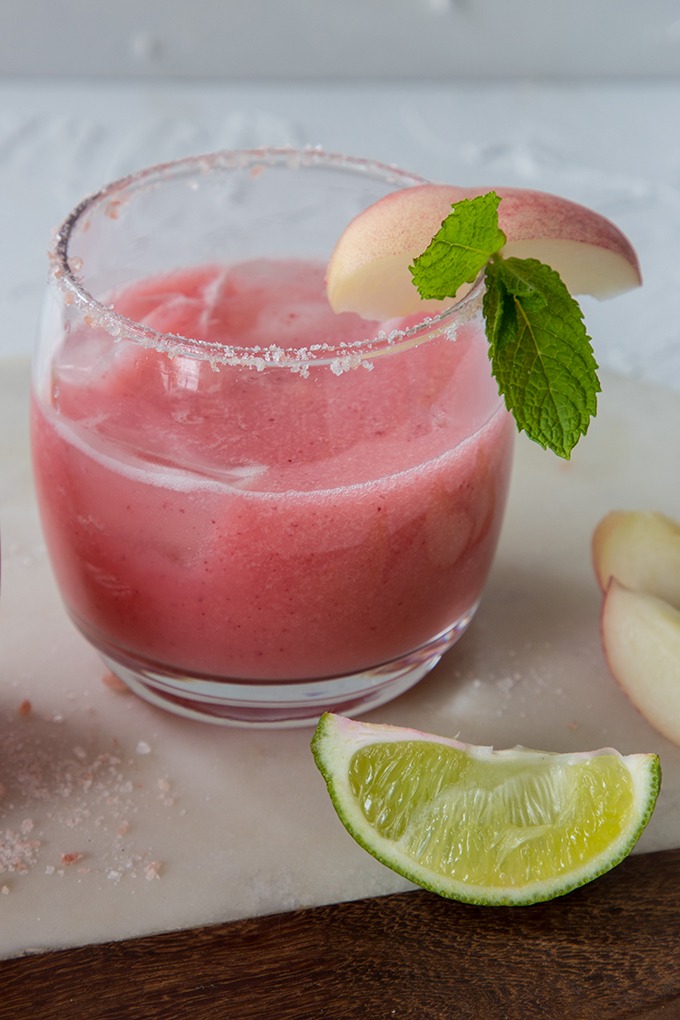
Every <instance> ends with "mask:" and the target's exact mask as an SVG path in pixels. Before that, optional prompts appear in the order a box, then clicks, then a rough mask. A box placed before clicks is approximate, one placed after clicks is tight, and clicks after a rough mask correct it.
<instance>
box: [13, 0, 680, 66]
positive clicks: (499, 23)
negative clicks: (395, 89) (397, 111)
mask: <svg viewBox="0 0 680 1020" xmlns="http://www.w3.org/2000/svg"><path fill="white" fill-rule="evenodd" d="M0 11H1V16H0V69H1V70H2V72H3V73H5V74H40V75H68V74H76V75H79V74H87V75H94V76H97V77H100V76H102V75H115V76H121V75H122V76H130V75H132V76H138V75H143V76H157V75H161V76H168V75H170V76H180V77H187V76H189V77H191V76H194V77H196V76H198V77H205V76H217V77H220V78H232V79H233V78H249V79H252V78H282V79H290V78H305V79H307V78H310V77H311V78H315V77H333V78H341V79H356V78H371V79H375V78H378V79H380V78H385V77H390V78H399V79H402V80H403V79H404V78H414V77H416V78H421V77H423V76H426V77H430V78H436V79H440V80H441V79H450V78H461V77H475V78H478V77H489V76H491V77H503V76H510V77H513V78H517V77H526V76H531V77H533V76H548V77H555V76H558V77H559V76H565V75H566V76H573V75H586V76H598V77H599V76H612V75H614V76H621V75H625V76H629V75H635V76H638V75H654V76H655V77H658V76H664V75H676V74H678V71H679V70H680V5H679V4H678V0H116V2H114V3H112V2H109V0H0Z"/></svg>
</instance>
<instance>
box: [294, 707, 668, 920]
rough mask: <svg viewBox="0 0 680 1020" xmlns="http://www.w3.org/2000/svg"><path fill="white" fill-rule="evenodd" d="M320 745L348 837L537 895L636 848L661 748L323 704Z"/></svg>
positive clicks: (438, 875)
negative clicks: (544, 738)
mask: <svg viewBox="0 0 680 1020" xmlns="http://www.w3.org/2000/svg"><path fill="white" fill-rule="evenodd" d="M312 752H313V755H314V758H315V761H316V764H317V766H318V768H319V770H320V772H321V774H322V775H323V777H324V779H325V781H326V785H327V787H328V791H329V794H330V797H331V800H332V803H333V806H334V808H335V810H336V812H337V814H338V816H339V818H340V820H341V821H342V823H343V825H344V826H345V828H346V829H347V831H348V832H349V833H350V835H351V836H352V837H353V838H354V839H355V840H356V841H357V843H359V844H360V846H362V847H363V848H364V849H365V850H367V851H368V852H369V853H370V854H372V856H374V857H375V858H376V859H377V860H379V861H381V862H382V863H383V864H385V865H386V866H387V867H389V868H391V869H392V870H393V871H395V872H397V873H398V874H400V875H402V876H404V877H405V878H407V879H408V880H409V881H411V882H413V883H415V884H416V885H419V886H422V887H423V888H425V889H429V890H431V891H432V892H435V893H437V894H439V895H440V896H445V897H448V898H451V899H455V900H460V901H463V902H466V903H473V904H478V905H494V906H501V905H528V904H531V903H538V902H541V901H545V900H550V899H553V898H555V897H557V896H561V895H563V894H565V893H567V892H570V891H571V890H573V889H575V888H577V887H578V886H581V885H584V884H585V883H587V882H590V881H592V880H593V879H594V878H597V877H598V876H599V875H602V874H604V873H605V872H606V871H609V870H610V869H611V868H613V867H614V866H615V865H617V864H619V863H620V862H621V861H622V860H623V859H624V858H625V857H627V856H628V854H629V853H630V852H631V850H632V849H633V847H634V846H635V843H636V842H637V840H638V839H639V837H640V835H641V833H642V831H643V829H644V828H645V826H646V824H647V822H648V821H649V819H650V817H651V815H652V812H653V810H654V806H655V804H656V800H657V796H658V793H659V787H660V782H661V768H660V762H659V758H658V756H657V755H656V754H631V755H626V756H624V755H622V754H620V753H619V752H618V751H616V750H614V749H612V748H601V749H599V750H597V751H593V752H573V753H568V754H557V753H554V752H546V751H536V750H531V749H529V748H524V747H515V748H509V749H507V750H495V749H494V748H492V747H483V746H475V745H471V744H465V743H462V742H460V741H457V740H454V739H450V738H447V737H439V736H434V735H432V734H426V733H422V732H420V731H418V730H413V729H407V728H403V727H396V726H385V725H376V724H371V723H364V722H361V721H355V720H352V719H347V718H345V717H343V716H338V715H334V714H331V713H326V714H325V715H323V716H322V717H321V719H320V721H319V724H318V726H317V729H316V732H315V734H314V738H313V740H312Z"/></svg>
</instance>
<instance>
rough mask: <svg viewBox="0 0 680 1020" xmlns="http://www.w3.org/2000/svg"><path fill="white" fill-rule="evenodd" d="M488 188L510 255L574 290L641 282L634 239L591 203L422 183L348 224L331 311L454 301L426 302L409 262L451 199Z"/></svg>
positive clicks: (336, 259) (611, 291)
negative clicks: (552, 273)
mask: <svg viewBox="0 0 680 1020" xmlns="http://www.w3.org/2000/svg"><path fill="white" fill-rule="evenodd" d="M490 190H494V191H496V193H497V194H498V195H500V197H501V203H500V206H499V210H498V217H499V226H500V228H501V230H502V231H503V232H504V233H505V235H506V238H507V243H506V245H505V247H504V248H503V255H504V256H505V257H506V258H509V257H512V256H516V257H519V258H536V259H538V260H539V261H541V262H545V263H547V264H548V265H550V266H552V268H553V269H555V270H557V272H558V273H559V274H560V276H561V277H562V280H563V281H564V283H565V285H566V286H567V288H568V289H569V291H570V292H571V293H572V294H591V295H593V296H595V297H598V298H606V297H612V296H613V295H615V294H619V293H622V292H624V291H627V290H630V289H631V288H633V287H637V286H639V285H640V283H641V282H642V278H641V274H640V267H639V264H638V259H637V256H636V254H635V250H634V249H633V247H632V245H631V243H630V241H628V239H627V238H626V237H625V235H624V234H623V233H622V232H621V231H620V230H619V228H618V227H617V226H615V225H614V224H613V223H612V222H610V220H608V219H606V218H605V217H604V216H601V215H600V214H599V213H597V212H594V211H593V210H592V209H588V208H586V207H585V206H582V205H578V204H577V203H575V202H571V201H569V200H567V199H565V198H560V197H558V196H557V195H550V194H547V193H545V192H541V191H531V190H526V189H522V188H493V189H491V188H459V187H455V186H453V185H445V184H423V185H416V186H415V187H412V188H406V189H404V190H400V191H395V192H392V193H391V194H389V195H387V196H385V197H384V198H382V199H380V200H379V201H378V202H376V203H374V204H373V205H371V206H369V207H368V208H367V209H365V210H364V211H363V212H361V213H360V214H359V215H358V216H356V217H355V218H354V219H353V220H352V221H351V222H350V223H349V224H348V226H347V228H346V229H345V231H344V233H343V234H342V236H341V237H340V239H339V240H338V242H337V245H336V247H335V249H334V251H333V253H332V255H331V258H330V260H329V263H328V269H327V274H326V289H327V293H328V299H329V301H330V304H331V306H332V307H333V309H334V310H335V311H336V312H343V311H352V312H356V313H358V314H359V315H362V316H363V317H364V318H367V319H389V318H392V317H394V316H400V315H411V314H413V313H416V312H419V311H420V312H423V313H425V314H435V313H437V312H439V311H442V310H443V309H444V308H445V307H446V306H447V305H450V304H451V301H450V300H448V299H447V300H445V301H427V302H424V301H422V300H421V298H420V295H419V294H418V291H417V290H416V288H415V287H414V285H413V283H412V280H411V274H410V273H409V270H408V267H409V265H411V264H412V262H413V260H414V258H416V257H417V256H418V255H420V254H422V252H423V251H424V250H425V249H426V248H427V246H428V245H429V243H430V241H431V240H432V238H433V237H434V235H435V234H436V233H437V231H438V229H439V227H440V225H441V223H442V221H443V220H444V219H445V218H446V217H447V216H448V214H449V213H450V212H451V206H452V204H453V203H454V202H458V201H460V200H461V199H464V198H473V197H474V196H476V195H481V194H485V193H486V192H487V191H490ZM466 289H467V285H466V287H465V288H461V290H463V291H464V290H466ZM458 296H460V292H459V295H458Z"/></svg>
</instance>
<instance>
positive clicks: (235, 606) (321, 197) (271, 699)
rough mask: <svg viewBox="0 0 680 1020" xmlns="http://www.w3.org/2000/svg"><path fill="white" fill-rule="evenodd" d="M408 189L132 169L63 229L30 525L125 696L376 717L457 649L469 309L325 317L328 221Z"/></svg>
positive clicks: (204, 710)
mask: <svg viewBox="0 0 680 1020" xmlns="http://www.w3.org/2000/svg"><path fill="white" fill-rule="evenodd" d="M421 183H423V182H422V180H421V179H420V178H418V177H415V176H413V175H410V174H406V173H403V172H401V171H398V170H396V169H394V168H391V167H386V166H382V165H379V164H376V163H371V162H366V161H362V160H357V159H350V158H346V157H342V156H337V155H330V154H327V153H323V152H321V151H318V150H316V149H310V150H303V151H295V150H290V149H277V150H257V151H243V152H222V153H216V154H213V155H209V156H204V157H196V158H191V159H185V160H181V161H178V162H175V163H172V164H169V165H164V166H159V167H153V168H150V169H148V170H144V171H142V172H140V173H138V174H135V175H133V176H131V177H128V178H127V179H125V180H122V181H118V182H116V183H113V184H111V185H110V186H108V187H106V188H105V189H104V190H103V191H101V192H100V193H99V194H97V195H94V196H93V197H91V198H88V199H86V200H85V201H84V202H83V203H82V204H81V205H80V206H79V207H78V208H77V209H76V210H75V211H74V212H73V213H72V214H71V215H70V216H69V217H68V219H67V220H66V221H65V223H64V224H63V226H62V227H61V229H60V230H59V232H58V234H57V235H56V238H55V241H54V244H53V248H52V251H51V273H50V279H49V287H48V295H47V300H46V304H45V309H44V315H43V321H42V329H41V336H40V341H39V345H38V348H37V351H36V355H35V358H34V368H33V393H32V414H31V420H32V426H31V432H32V450H33V460H34V471H35V478H36V484H37V492H38V499H39V505H40V511H41V518H42V524H43V529H44V534H45V537H46V541H47V545H48V549H49V552H50V556H51V561H52V564H53V568H54V571H55V574H56V578H57V581H58V584H59V587H60V590H61V593H62V596H63V599H64V601H65V604H66V607H67V609H68V612H69V614H70V616H71V618H72V620H73V621H74V623H75V625H76V626H77V627H78V628H79V629H80V631H81V632H82V633H83V635H84V636H85V637H86V638H87V639H88V641H90V642H91V643H92V645H94V646H95V647H96V648H97V649H98V651H99V652H100V653H101V656H102V657H103V659H104V660H105V662H106V664H107V665H108V667H109V668H110V669H111V670H112V671H113V672H114V673H115V674H116V675H117V676H118V677H120V678H121V679H122V680H123V681H125V683H127V684H128V685H129V686H130V687H131V688H132V689H133V690H134V691H136V692H137V693H138V694H140V695H141V696H142V697H143V698H146V699H147V700H148V701H151V702H153V703H155V704H157V705H161V706H164V707H165V708H168V709H170V710H172V711H174V712H177V713H180V714H182V715H185V716H189V717H192V718H199V719H205V720H209V721H213V722H224V723H231V724H234V725H259V726H282V725H295V724H298V725H299V724H303V723H310V724H311V723H313V722H314V721H315V720H316V719H317V718H318V716H319V715H320V714H321V712H323V711H325V710H333V711H338V712H344V713H348V714H349V713H355V712H358V711H360V710H366V709H368V708H372V707H375V706H377V705H379V704H381V703H383V702H385V701H387V700H389V699H391V698H393V697H394V696H395V695H397V694H399V693H400V692H402V691H404V690H406V689H407V688H408V687H410V686H411V685H412V684H414V683H416V681H418V680H419V679H420V678H421V677H423V676H424V675H425V674H426V673H427V672H428V670H430V669H431V668H432V667H433V666H434V664H435V663H436V662H437V661H438V659H439V658H440V657H441V655H442V653H443V652H444V651H445V650H446V649H447V648H449V646H450V645H451V644H452V643H453V642H454V641H455V640H456V639H457V638H458V637H459V636H460V634H461V633H462V632H463V631H464V630H465V628H466V627H467V625H468V623H469V621H470V619H471V617H472V615H473V613H474V611H475V608H476V606H477V604H478V602H479V599H480V596H481V593H482V588H483V585H484V583H485V580H486V577H487V574H488V571H489V568H490V565H491V562H492V558H493V555H494V550H495V547H496V543H497V538H498V534H499V529H500V525H501V519H502V515H503V509H504V504H505V498H506V490H507V484H508V476H509V472H510V463H511V459H512V446H513V435H514V427H513V425H512V423H511V420H510V418H509V416H508V414H507V412H506V411H505V409H504V408H503V406H502V403H501V400H500V398H499V396H498V391H497V387H496V384H495V382H494V381H493V379H492V377H491V374H490V367H489V359H488V353H487V344H486V340H485V337H484V329H483V322H482V320H481V313H480V306H481V297H482V285H481V284H478V285H476V286H475V287H474V288H473V289H472V291H471V292H470V294H469V295H468V296H467V297H466V298H465V299H464V300H463V301H461V302H459V303H458V304H457V305H455V306H453V307H451V308H450V309H448V310H447V311H446V312H444V313H443V314H441V315H439V316H438V317H436V318H429V319H428V318H426V317H424V316H416V317H412V318H411V319H409V320H399V321H397V320H395V321H390V322H382V323H379V322H367V321H364V320H363V319H360V318H359V317H358V316H355V315H352V314H348V313H345V314H342V315H334V314H333V313H332V312H331V310H330V308H329V306H328V304H327V300H326V296H325V288H324V271H325V265H326V262H327V260H328V257H329V254H330V252H331V251H332V249H333V247H334V245H335V242H336V241H337V239H338V238H339V236H340V235H341V233H342V231H343V230H344V228H345V226H346V225H347V223H348V222H349V221H350V219H351V218H352V217H353V216H355V215H356V214H357V213H359V212H360V211H361V210H362V209H364V208H365V207H366V206H368V205H369V204H370V203H372V202H375V201H376V200H377V199H379V198H381V197H382V196H383V195H385V194H387V193H389V192H391V191H393V190H395V189H399V188H405V187H409V186H412V185H415V184H421Z"/></svg>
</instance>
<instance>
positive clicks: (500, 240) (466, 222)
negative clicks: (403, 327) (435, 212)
mask: <svg viewBox="0 0 680 1020" xmlns="http://www.w3.org/2000/svg"><path fill="white" fill-rule="evenodd" d="M499 202H500V198H499V197H498V195H497V194H496V193H495V192H494V191H490V192H488V194H486V195H479V196H477V197H476V198H465V199H463V200H462V201H461V202H456V203H455V204H454V205H453V206H452V207H451V208H452V210H453V211H452V212H451V213H449V215H448V216H447V217H446V219H445V220H444V222H443V223H442V225H441V227H440V229H439V230H438V231H437V233H436V234H435V235H434V237H433V238H432V241H431V242H430V244H429V245H428V247H427V248H426V250H425V251H424V252H423V253H422V255H419V256H418V258H417V259H415V260H414V262H413V265H412V266H409V270H410V272H411V275H412V277H413V283H414V284H415V286H416V287H417V289H418V293H419V294H420V296H421V297H422V298H428V299H429V298H436V299H439V300H441V299H443V298H447V297H455V295H456V292H457V290H458V288H459V287H461V286H462V285H463V284H464V283H473V282H474V281H475V280H476V279H477V277H478V276H479V274H480V272H481V271H482V269H483V268H484V266H485V265H486V263H487V262H488V261H489V259H490V258H491V256H492V255H495V254H496V252H499V251H500V250H501V248H502V247H503V245H504V244H505V234H504V233H503V231H502V230H501V229H500V228H499V226H498V204H499Z"/></svg>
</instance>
